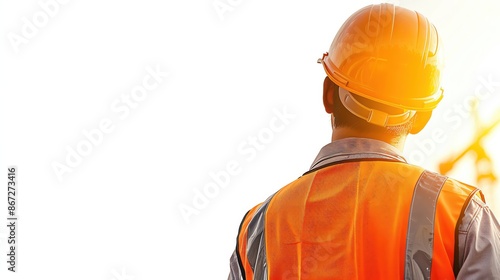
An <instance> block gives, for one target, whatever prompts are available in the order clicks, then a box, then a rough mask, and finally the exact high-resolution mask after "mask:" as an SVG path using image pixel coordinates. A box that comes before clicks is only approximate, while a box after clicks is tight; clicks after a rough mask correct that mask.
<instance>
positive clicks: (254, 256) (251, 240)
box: [246, 196, 273, 280]
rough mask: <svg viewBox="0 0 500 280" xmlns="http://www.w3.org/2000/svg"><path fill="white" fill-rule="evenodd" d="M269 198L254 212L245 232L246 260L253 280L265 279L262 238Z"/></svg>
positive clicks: (265, 265) (264, 251)
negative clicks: (250, 268)
mask: <svg viewBox="0 0 500 280" xmlns="http://www.w3.org/2000/svg"><path fill="white" fill-rule="evenodd" d="M272 197H273V196H271V197H269V198H268V199H267V200H266V201H265V202H264V203H263V204H262V205H261V206H260V208H259V209H258V210H257V211H256V212H255V215H254V216H253V218H252V221H251V222H250V223H249V224H248V230H247V251H246V254H247V258H248V262H249V263H250V266H251V267H252V270H253V279H254V280H266V279H267V254H266V240H265V236H264V226H265V215H266V211H267V206H269V202H270V201H271V198H272Z"/></svg>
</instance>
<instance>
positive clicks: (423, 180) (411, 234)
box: [405, 171, 447, 280]
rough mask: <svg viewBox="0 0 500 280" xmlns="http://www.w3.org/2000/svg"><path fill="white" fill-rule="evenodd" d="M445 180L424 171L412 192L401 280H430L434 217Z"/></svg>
mask: <svg viewBox="0 0 500 280" xmlns="http://www.w3.org/2000/svg"><path fill="white" fill-rule="evenodd" d="M446 179H447V177H446V176H442V175H439V174H436V173H433V172H429V171H424V172H423V173H422V175H421V176H420V178H419V179H418V182H417V185H416V186H415V189H414V192H413V199H412V202H411V206H410V217H409V219H408V231H407V234H406V256H405V279H406V280H410V279H430V277H431V264H432V248H433V240H434V217H435V213H436V204H437V199H438V196H439V192H440V191H441V188H442V187H443V185H444V183H445V182H446Z"/></svg>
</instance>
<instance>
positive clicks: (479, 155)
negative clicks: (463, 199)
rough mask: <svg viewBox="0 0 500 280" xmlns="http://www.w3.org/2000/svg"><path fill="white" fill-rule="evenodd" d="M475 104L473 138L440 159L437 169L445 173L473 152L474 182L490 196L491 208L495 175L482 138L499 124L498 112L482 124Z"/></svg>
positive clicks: (493, 201) (491, 205)
mask: <svg viewBox="0 0 500 280" xmlns="http://www.w3.org/2000/svg"><path fill="white" fill-rule="evenodd" d="M476 105H477V103H475V104H474V106H473V116H474V123H475V127H476V129H475V130H476V131H475V135H474V139H473V140H472V142H471V143H470V144H469V145H467V146H466V147H465V148H464V149H463V150H462V151H461V152H459V153H457V154H454V155H452V156H450V157H449V158H448V159H447V160H444V161H442V162H441V163H440V164H439V171H440V173H441V174H444V175H446V174H447V173H449V172H450V171H451V170H452V169H453V167H454V166H455V164H456V163H457V162H459V161H460V160H461V159H462V158H463V157H464V156H465V155H467V154H469V153H474V154H475V156H476V158H475V169H476V183H477V185H478V186H481V189H482V190H483V191H484V192H485V193H486V195H487V197H490V199H489V200H488V204H490V207H491V208H492V209H495V205H494V204H495V199H493V197H494V193H495V189H494V186H495V183H496V181H497V176H496V175H495V171H494V166H493V160H492V158H491V157H490V156H489V155H488V153H487V152H486V150H485V149H484V147H483V143H482V140H483V139H484V138H485V137H486V136H488V135H489V134H490V133H491V132H492V131H493V130H494V129H495V128H496V127H497V126H498V125H499V124H500V114H496V116H495V118H494V120H493V121H492V122H491V123H489V124H488V125H482V124H481V121H480V119H479V115H478V111H477V106H476ZM497 215H498V214H497Z"/></svg>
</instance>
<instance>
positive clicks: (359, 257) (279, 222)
mask: <svg viewBox="0 0 500 280" xmlns="http://www.w3.org/2000/svg"><path fill="white" fill-rule="evenodd" d="M476 191H477V189H476V188H474V187H471V186H468V185H465V184H463V183H460V182H458V181H455V180H452V179H448V178H447V177H445V176H441V175H438V174H436V173H432V172H429V171H426V170H424V169H422V168H420V167H416V166H412V165H409V164H406V163H403V162H395V161H385V160H365V161H352V162H340V163H338V164H333V165H330V166H326V167H322V168H320V169H318V170H312V171H310V172H309V173H306V174H305V175H303V176H302V177H300V178H299V179H297V180H296V181H294V182H292V183H291V184H289V185H287V186H285V187H284V188H282V189H281V190H279V191H278V192H277V193H275V194H274V195H273V196H271V197H270V198H269V199H268V200H266V201H265V202H264V203H262V204H260V205H257V206H256V207H254V208H253V209H252V210H250V211H249V212H248V213H247V215H246V216H245V218H244V219H243V222H242V224H241V226H240V231H239V235H238V244H237V254H238V262H239V264H240V267H241V268H242V269H243V270H244V272H243V274H244V276H243V278H244V279H248V280H250V279H258V280H260V279H273V280H274V279H284V280H301V279H315V280H321V279H429V277H430V279H439V280H442V279H455V273H456V272H457V271H456V269H457V268H456V267H455V271H454V265H456V262H457V261H456V260H455V257H456V256H455V252H456V251H457V248H456V246H457V244H456V242H455V241H456V234H457V230H456V228H457V226H458V223H459V221H460V216H461V215H462V214H463V211H464V210H465V206H466V205H467V204H468V201H469V200H470V199H471V198H472V196H474V194H475V193H476ZM478 195H479V193H478Z"/></svg>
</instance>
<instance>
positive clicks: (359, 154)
mask: <svg viewBox="0 0 500 280" xmlns="http://www.w3.org/2000/svg"><path fill="white" fill-rule="evenodd" d="M363 159H380V160H393V161H400V162H406V159H405V158H404V157H403V156H402V155H401V152H400V151H399V150H398V149H397V148H396V147H394V146H392V145H390V144H388V143H386V142H383V141H379V140H375V139H368V138H344V139H340V140H335V141H333V142H331V143H329V144H328V145H326V146H324V147H323V148H322V149H321V150H320V152H319V154H318V156H317V157H316V159H315V160H314V162H313V164H312V165H311V170H312V169H318V168H321V167H323V166H325V165H327V164H331V163H334V162H338V161H345V160H363Z"/></svg>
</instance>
